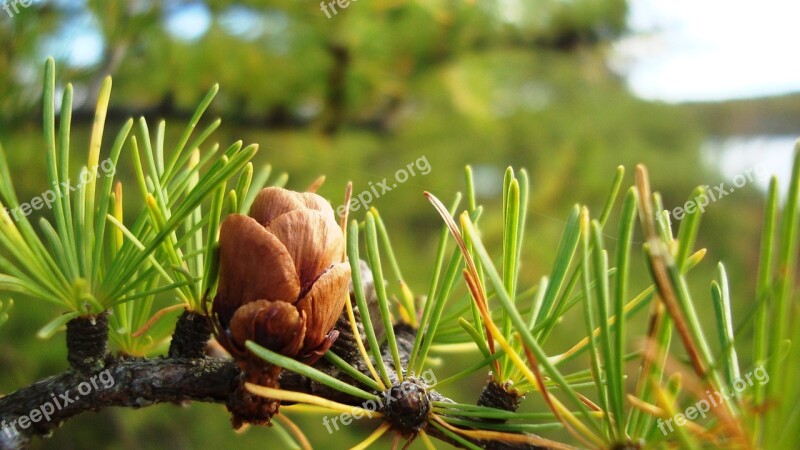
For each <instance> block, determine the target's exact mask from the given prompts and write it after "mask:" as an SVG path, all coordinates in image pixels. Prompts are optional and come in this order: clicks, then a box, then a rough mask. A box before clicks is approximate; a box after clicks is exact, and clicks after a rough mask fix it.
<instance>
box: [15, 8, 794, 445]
mask: <svg viewBox="0 0 800 450" xmlns="http://www.w3.org/2000/svg"><path fill="white" fill-rule="evenodd" d="M26 5H27V6H26ZM342 5H346V6H342ZM0 6H2V9H0V141H2V144H3V146H4V148H5V151H6V153H7V154H8V157H9V159H10V161H9V163H10V165H11V167H12V168H15V169H16V170H15V171H14V174H13V175H14V177H15V179H14V181H15V183H16V186H17V189H18V195H19V197H20V198H21V199H25V198H31V197H33V196H36V195H38V194H39V193H41V192H42V191H44V190H46V189H47V186H46V185H45V184H46V183H45V181H44V180H45V177H44V173H45V172H44V170H45V166H44V157H43V155H44V141H43V138H42V133H41V92H42V91H41V82H42V76H43V67H44V60H45V58H46V57H47V56H50V55H52V56H54V57H55V58H56V68H57V74H56V76H57V80H58V82H57V83H58V85H59V86H61V87H63V85H64V83H66V82H67V81H69V82H72V83H73V84H74V87H75V108H76V110H75V112H74V114H73V130H72V132H73V138H72V139H73V140H72V149H73V150H72V151H73V156H74V157H73V162H74V163H75V167H73V173H76V172H77V170H78V163H79V162H81V161H82V160H85V157H83V156H81V152H85V151H86V150H83V149H87V139H88V135H89V131H90V125H91V120H92V115H93V109H94V101H95V100H96V98H95V96H96V93H97V90H98V87H99V85H100V82H101V80H102V79H103V77H104V76H105V75H107V74H111V75H112V76H113V81H114V87H113V90H112V96H111V109H110V112H109V120H108V125H107V127H106V136H105V140H106V141H107V142H110V141H111V140H112V139H113V138H114V136H115V135H116V132H117V130H118V129H119V127H120V125H121V124H122V122H124V121H125V120H126V119H127V118H128V117H135V118H138V117H139V116H144V117H146V118H147V119H148V121H149V123H150V124H151V129H152V128H154V124H155V123H156V121H157V120H158V119H161V118H164V119H166V120H167V141H168V142H172V143H174V142H175V141H176V140H177V135H178V134H179V132H180V131H182V129H183V127H184V126H185V124H186V122H187V121H188V120H189V118H190V117H191V115H192V113H193V112H194V109H195V107H196V106H197V104H198V103H199V101H200V100H201V99H202V98H203V96H204V95H205V93H206V92H207V91H208V89H209V88H210V87H211V86H212V85H213V84H214V83H219V84H220V93H219V94H218V95H217V97H216V99H215V101H214V102H213V104H212V105H211V108H210V110H209V112H208V113H207V114H206V117H205V118H204V120H203V123H210V122H211V121H212V120H213V119H214V118H216V117H221V118H222V120H223V122H222V127H221V128H220V130H219V131H217V132H216V133H215V135H214V138H213V139H212V141H214V142H219V143H220V145H222V146H223V147H227V145H229V144H230V143H231V142H233V141H235V140H239V139H241V140H243V141H244V142H245V143H258V144H259V145H260V151H259V153H258V155H257V156H256V159H255V162H256V164H257V165H263V164H267V163H269V164H271V165H272V167H273V170H274V171H275V173H282V172H285V173H287V174H288V175H289V182H288V186H289V187H291V188H293V189H297V190H302V189H305V188H306V187H307V186H308V185H309V184H310V183H311V182H312V181H313V180H314V179H316V178H317V177H318V176H320V175H326V176H327V181H326V182H325V184H324V186H323V187H322V189H321V190H320V191H319V192H320V193H321V194H322V195H323V196H325V197H326V198H328V199H330V200H331V202H332V203H333V204H334V205H338V204H340V203H341V201H342V198H343V195H344V186H345V183H346V182H347V181H348V180H352V181H353V182H354V191H355V193H356V194H358V193H360V192H362V191H364V190H370V189H371V187H372V186H376V185H377V183H379V182H383V180H384V178H385V179H387V182H388V185H389V186H391V187H392V189H391V190H389V191H386V192H383V193H382V194H381V195H380V196H374V197H376V198H374V199H373V200H372V201H371V203H370V205H371V206H374V207H376V208H378V209H379V210H380V211H381V214H382V216H383V218H384V220H385V221H386V223H387V225H388V228H389V233H390V234H391V236H392V240H393V244H394V245H395V247H396V250H397V252H398V257H399V260H400V263H401V266H402V267H403V271H404V275H405V276H406V278H407V279H408V280H409V281H410V285H411V287H412V289H413V290H414V291H415V293H418V294H419V293H422V292H423V291H424V290H425V287H426V283H427V282H428V280H429V278H430V275H429V273H428V271H429V270H430V268H431V266H432V265H433V256H434V254H435V242H436V239H437V238H438V230H439V229H440V226H441V223H440V220H439V219H438V217H437V215H436V214H435V213H434V211H433V209H432V207H431V206H430V205H429V204H428V203H427V202H426V201H425V199H424V197H423V195H422V193H423V191H425V190H429V191H431V192H433V193H435V194H436V195H437V196H439V197H440V198H442V199H443V200H445V202H446V203H448V202H449V201H450V199H452V198H453V196H454V195H455V193H456V192H457V191H459V190H463V189H464V182H463V179H464V171H463V168H464V165H465V164H471V165H472V167H473V168H474V171H475V177H476V183H477V193H478V196H479V200H480V201H481V202H482V203H483V204H484V205H485V206H486V208H487V211H486V213H485V215H484V219H482V220H483V222H482V225H483V232H484V236H485V240H486V241H487V243H488V245H489V246H490V247H491V246H494V247H493V248H496V249H498V250H499V244H500V242H501V237H500V230H501V223H500V202H501V198H500V192H501V187H502V177H503V171H504V170H505V168H506V167H507V166H509V165H512V166H514V167H515V168H523V167H524V168H526V169H527V170H528V171H529V173H530V178H531V198H530V204H529V211H530V213H529V214H530V215H529V219H528V222H527V230H526V233H527V234H526V237H525V239H526V240H525V246H524V250H523V259H524V262H525V265H524V267H523V272H522V275H521V276H522V286H523V287H524V288H526V287H529V286H530V285H532V284H533V283H535V282H536V281H537V280H538V279H539V278H540V277H541V276H543V275H546V274H548V273H549V271H550V265H551V263H552V261H553V259H554V254H555V249H556V246H557V243H558V239H559V237H560V235H561V232H562V229H563V226H564V223H565V221H564V219H565V218H566V216H567V214H568V212H569V209H570V208H571V207H572V205H573V204H575V203H582V204H586V205H588V206H589V208H590V209H591V210H592V212H593V213H594V214H599V212H600V208H601V207H602V205H603V202H604V199H605V196H606V194H607V192H608V189H609V187H610V183H611V180H612V177H613V175H614V171H615V169H616V167H617V166H618V165H620V164H622V165H625V166H626V168H627V175H626V177H627V178H626V185H630V184H631V183H632V182H633V177H632V175H631V174H632V171H633V168H634V165H635V164H637V163H640V162H641V163H645V164H646V165H647V166H648V168H649V170H650V173H651V177H652V180H653V185H654V189H656V190H658V191H660V192H661V193H662V195H663V198H664V203H665V205H666V206H667V207H668V208H674V207H676V206H678V205H680V204H682V203H683V202H684V201H685V200H686V198H687V196H688V195H689V193H690V192H691V190H692V189H693V188H694V187H695V186H697V185H701V184H707V185H710V186H712V188H711V189H713V186H716V185H718V184H719V183H722V182H725V183H726V185H727V186H731V185H732V184H733V181H732V180H733V179H734V178H735V177H736V176H737V175H739V174H744V173H745V172H746V171H747V170H751V171H752V170H755V168H757V167H758V168H759V170H760V171H759V172H758V173H759V174H760V173H764V172H768V173H777V174H778V175H779V176H781V177H782V179H783V180H784V181H786V180H788V173H789V167H790V163H791V156H792V148H793V145H794V144H793V143H794V140H795V138H796V137H798V136H800V59H798V58H796V57H792V56H791V55H793V54H795V53H796V49H794V48H791V47H790V46H791V45H792V43H793V42H796V36H794V35H792V34H791V33H792V32H793V31H794V30H795V29H796V27H794V26H793V25H794V24H793V23H792V22H790V21H792V20H796V18H797V17H800V6H798V5H797V4H793V3H792V2H786V1H781V0H766V1H765V2H762V3H759V5H758V7H757V8H755V7H754V6H753V4H752V3H746V2H742V1H738V0H737V1H723V0H705V1H703V2H690V1H685V0H680V1H668V0H641V1H625V0H527V1H526V0H496V1H492V0H483V1H457V0H429V1H426V0H416V1H412V0H350V1H349V2H347V1H343V2H341V3H339V4H337V3H335V2H331V3H329V4H322V5H321V4H320V3H318V2H316V1H302V2H301V1H288V0H287V1H242V2H227V1H205V2H203V1H154V0H153V1H150V0H111V1H79V0H75V1H66V0H65V1H33V2H32V3H31V2H30V1H26V2H24V3H23V2H22V1H19V0H17V1H15V0H0ZM79 156H80V157H79ZM409 164H411V165H412V166H411V167H414V172H413V173H414V174H413V175H412V173H410V172H411V170H410V167H409ZM426 167H427V168H426ZM404 169H405V171H406V172H408V177H407V179H405V180H403V179H401V177H400V176H399V175H398V171H401V170H404ZM119 176H120V177H121V179H122V180H123V183H127V184H132V182H133V180H132V172H131V170H130V164H129V159H127V156H126V154H125V153H124V154H123V158H122V164H121V167H119ZM767 182H768V180H767V178H766V177H764V178H758V177H756V178H755V179H754V180H753V181H752V182H750V181H748V182H747V183H746V184H745V185H744V186H743V187H741V188H737V189H736V192H735V193H733V194H731V195H728V196H725V197H724V198H721V199H719V201H717V202H715V203H713V204H712V205H710V206H709V207H708V210H707V213H706V215H705V216H704V218H703V225H702V227H701V232H700V237H699V241H698V246H700V247H707V248H708V249H709V253H708V255H707V257H706V260H705V261H704V262H703V263H702V264H701V265H700V266H699V267H698V268H697V269H696V271H695V272H694V273H693V279H694V280H696V286H695V292H699V293H701V294H705V293H708V292H709V290H708V289H709V284H708V283H709V282H710V280H711V277H712V274H713V271H714V269H715V266H716V262H717V261H719V260H724V261H725V262H726V264H727V268H728V273H729V277H730V279H731V280H732V282H733V283H734V284H733V286H732V287H731V292H732V293H734V294H733V295H734V301H735V302H736V305H735V306H736V309H735V310H734V314H735V315H737V317H739V318H740V320H737V323H738V322H740V321H741V320H743V318H744V317H746V315H747V314H748V312H749V311H750V309H749V305H750V304H751V301H752V298H753V294H752V292H753V286H754V283H755V273H754V269H753V268H754V267H755V266H756V262H757V254H758V253H757V252H758V239H759V234H760V223H761V214H762V206H763V197H764V191H765V189H766V185H767ZM785 184H786V183H785V182H784V185H785ZM395 185H396V186H395ZM130 192H131V193H132V194H133V191H130ZM377 192H381V189H380V188H378V190H377ZM126 201H127V204H126V208H129V209H130V212H129V213H126V215H127V216H128V217H131V214H135V213H136V212H138V211H139V209H140V208H141V203H140V202H139V201H138V199H136V198H135V196H134V195H130V196H128V197H127V198H126ZM363 211H364V210H363V208H362V209H360V210H359V211H357V212H356V213H355V216H356V217H357V218H363ZM41 214H45V215H46V214H48V213H47V212H44V213H41ZM34 219H35V217H34ZM610 226H611V228H610V230H612V231H610V232H609V234H610V235H611V236H613V235H615V231H613V230H614V228H613V226H614V224H613V223H611V224H610ZM497 254H499V251H498V253H497ZM642 273H643V272H642ZM645 283H646V280H645V279H642V280H641V282H640V287H643V286H644V285H645ZM164 301H165V302H167V303H168V302H170V301H171V300H170V299H165V300H164ZM698 301H699V302H700V303H701V305H700V306H699V309H700V310H701V311H702V310H710V308H711V306H710V296H707V297H702V298H700V299H699V300H698ZM59 313H60V311H53V310H52V308H51V307H49V306H48V305H44V304H39V303H34V302H26V301H25V299H21V298H20V299H16V306H15V307H14V309H13V310H12V311H11V320H10V321H9V322H8V323H7V324H6V325H5V326H4V327H3V328H2V329H0V393H4V392H5V393H7V392H10V391H13V390H16V389H18V388H20V387H22V386H25V385H27V384H29V383H31V382H32V381H34V380H36V379H38V378H41V377H44V376H47V375H51V374H54V373H57V372H59V371H61V370H64V369H66V366H67V364H66V361H65V359H64V354H65V351H64V346H63V345H62V337H63V335H57V336H56V338H54V339H53V340H52V341H49V342H48V341H41V340H38V339H37V338H36V337H35V331H36V330H38V329H39V328H40V327H41V326H42V325H44V324H45V323H46V322H47V321H48V320H49V319H52V318H53V317H54V316H55V315H57V314H59ZM564 328H566V329H564ZM573 328H574V327H573ZM580 333H581V332H578V331H575V330H574V329H570V327H569V326H566V327H559V329H557V331H556V333H555V334H554V336H553V338H552V339H551V341H549V343H548V348H547V350H549V351H551V352H557V351H563V350H564V349H565V348H567V347H569V346H571V345H572V344H573V343H574V342H576V341H577V340H579V339H580V337H581V334H580ZM633 345H634V343H631V348H633ZM743 346H744V348H745V349H746V348H748V345H747V343H743ZM440 356H442V357H443V358H444V360H445V361H447V355H440ZM441 370H442V374H446V373H447V370H445V369H444V368H442V369H441ZM437 374H438V373H437ZM483 382H485V379H484V378H482V377H478V379H476V380H474V382H473V384H472V387H470V386H467V387H462V391H460V392H448V393H447V394H449V395H452V396H453V397H455V398H457V399H459V400H461V401H464V402H465V403H472V402H474V401H475V399H476V398H477V391H476V389H477V388H479V387H480V386H481V385H482V384H483ZM534 402H536V403H538V399H536V398H535V396H533V395H532V396H531V400H530V401H529V402H528V403H534ZM291 417H292V418H293V419H297V420H298V423H300V424H301V425H302V426H303V427H304V430H305V431H306V432H307V434H308V435H309V437H310V438H311V440H312V442H315V443H317V444H319V445H320V448H345V447H346V446H349V445H351V444H353V443H356V442H358V441H359V440H360V438H363V437H364V436H365V435H366V434H368V433H369V432H371V431H372V430H373V429H374V426H375V425H374V424H369V423H367V421H361V422H360V423H357V424H355V425H352V426H351V427H349V428H348V429H347V431H345V432H339V433H336V434H335V435H333V436H331V435H328V433H327V431H326V429H325V428H324V427H323V426H322V424H321V421H320V417H319V416H303V417H300V416H297V415H293V416H291ZM270 431H271V430H266V429H250V430H247V431H246V432H244V433H241V434H236V435H235V434H234V433H233V432H232V431H231V429H230V425H229V422H228V416H227V414H226V412H225V410H224V407H223V406H219V405H201V404H195V405H192V406H191V407H189V408H180V407H176V406H173V405H166V406H157V407H152V408H148V409H147V410H142V411H127V410H108V411H103V412H101V413H99V414H90V415H84V416H81V417H79V418H78V419H76V420H73V421H71V422H69V423H68V424H67V425H66V426H65V427H63V428H62V429H60V430H59V431H57V432H56V433H55V435H54V436H53V437H52V438H51V439H49V440H47V441H44V442H38V443H37V447H38V448H58V449H71V448H75V449H82V448H111V449H123V448H124V449H139V448H142V449H144V448H147V449H150V448H164V449H167V448H169V449H173V448H187V449H194V448H219V447H223V448H250V447H254V446H256V445H261V446H264V445H265V444H267V448H271V447H270V446H269V443H270V442H272V441H273V439H274V434H270ZM441 445H442V446H443V447H444V445H443V444H441ZM378 447H379V448H381V446H378Z"/></svg>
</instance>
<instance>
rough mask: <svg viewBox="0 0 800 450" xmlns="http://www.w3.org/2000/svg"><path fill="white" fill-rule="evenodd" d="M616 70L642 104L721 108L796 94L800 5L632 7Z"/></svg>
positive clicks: (724, 2)
mask: <svg viewBox="0 0 800 450" xmlns="http://www.w3.org/2000/svg"><path fill="white" fill-rule="evenodd" d="M630 8H631V10H630V16H629V19H630V20H629V25H630V26H631V28H632V30H633V32H634V33H633V35H632V36H630V37H628V38H626V39H624V40H623V41H621V42H620V43H619V44H618V45H616V47H615V50H616V59H615V61H614V64H615V66H617V67H618V69H619V70H620V71H622V72H623V73H624V74H625V75H626V76H627V80H628V84H629V86H630V87H631V89H632V90H633V91H634V92H635V93H636V94H637V95H638V96H640V97H643V98H647V99H653V100H663V101H668V102H681V101H695V100H724V99H731V98H747V97H757V96H764V95H775V94H782V93H787V92H793V91H800V57H798V54H800V52H798V50H797V43H798V42H799V41H800V36H799V35H798V33H797V29H798V23H799V22H800V1H797V0H761V1H759V2H752V1H742V0H693V1H690V0H630Z"/></svg>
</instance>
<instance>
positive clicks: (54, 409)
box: [0, 319, 538, 450]
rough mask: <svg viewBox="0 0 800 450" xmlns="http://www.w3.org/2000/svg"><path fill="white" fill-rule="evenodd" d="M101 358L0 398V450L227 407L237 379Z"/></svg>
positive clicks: (404, 330) (217, 370)
mask: <svg viewBox="0 0 800 450" xmlns="http://www.w3.org/2000/svg"><path fill="white" fill-rule="evenodd" d="M341 320H343V319H340V323H339V325H342V322H341ZM340 329H342V328H341V327H340ZM344 330H346V328H344ZM395 333H396V336H397V340H398V347H399V350H400V353H401V359H403V360H407V358H408V354H409V352H410V350H411V347H412V344H413V340H414V335H415V333H416V330H414V329H412V328H411V327H409V326H407V325H398V326H396V327H395ZM352 344H353V341H352V336H347V335H346V333H343V334H342V336H341V337H340V340H339V341H337V342H336V345H335V346H334V349H333V351H335V352H336V353H337V354H338V355H339V356H341V357H342V358H344V359H345V360H346V361H348V362H349V363H350V364H352V365H353V366H354V367H356V368H357V369H359V370H362V371H364V372H366V367H364V363H363V361H362V359H361V355H360V353H358V351H357V350H356V349H355V347H354V346H353V345H352ZM384 350H385V349H384ZM384 359H385V360H386V363H387V368H389V367H391V365H392V359H391V357H390V356H389V354H388V352H386V351H384ZM106 361H107V362H106V366H105V367H104V369H103V370H102V371H100V372H96V373H88V372H80V371H78V370H74V369H73V370H69V371H67V372H64V373H61V374H59V375H55V376H52V377H49V378H46V379H44V380H41V381H38V382H36V383H34V384H32V385H30V386H28V387H25V388H23V389H20V390H18V391H16V392H14V393H12V394H9V395H7V396H5V397H2V398H0V449H1V450H17V449H24V448H27V447H28V445H29V444H30V443H31V440H32V438H33V437H34V436H47V435H49V434H50V433H52V432H53V431H54V430H55V429H56V428H58V427H59V426H60V425H61V424H62V423H63V422H65V421H66V420H68V419H70V418H72V417H74V416H77V415H79V414H81V413H84V412H88V411H99V410H101V409H104V408H109V407H127V408H142V407H146V406H151V405H154V404H157V403H174V404H182V403H185V402H191V401H195V402H208V403H219V404H225V405H230V404H231V402H232V401H233V400H234V398H233V396H234V393H235V392H236V390H237V386H239V384H240V378H241V372H240V371H239V368H238V366H237V365H236V363H235V362H234V361H233V360H231V359H220V358H157V359H144V358H130V357H129V358H125V357H113V358H107V360H106ZM315 368H317V369H318V370H320V371H322V372H324V373H326V374H328V375H330V376H333V377H336V378H339V379H341V380H344V381H345V382H347V383H349V384H353V385H356V384H357V382H356V381H355V380H353V379H352V378H350V377H349V376H347V375H345V374H344V373H341V371H340V370H339V369H338V368H337V367H335V366H334V365H333V364H331V363H329V362H327V360H325V359H323V360H321V361H319V362H318V363H317V364H316V365H315ZM389 370H390V377H392V378H394V379H396V377H395V374H394V373H393V372H391V369H389ZM280 385H281V388H283V389H286V390H293V391H299V392H305V393H311V394H314V395H318V396H320V397H324V398H327V399H330V400H334V401H338V402H341V403H345V404H350V405H361V404H362V403H363V399H360V398H356V397H353V396H350V395H348V394H344V393H342V392H340V391H337V390H335V389H332V388H330V387H328V386H325V385H323V384H321V383H318V382H316V381H314V380H311V379H308V378H306V377H304V376H301V375H299V374H297V373H294V372H289V371H285V372H283V374H282V376H281V378H280ZM430 394H431V396H432V398H433V399H435V400H437V401H445V402H447V401H450V400H449V399H447V398H446V397H444V396H442V395H440V394H438V393H436V392H434V391H431V393H430ZM48 405H49V406H48ZM34 411H37V412H34ZM45 412H47V416H48V417H47V418H46V417H45V414H44V413H45ZM34 419H35V420H36V422H34V421H33V420H34ZM23 425H24V426H23ZM426 431H427V432H428V433H429V434H430V435H432V436H433V437H436V438H438V439H441V440H443V441H446V442H450V443H453V442H452V441H451V440H450V439H449V438H448V437H447V436H445V435H443V434H442V433H440V432H438V430H436V429H433V428H430V427H429V429H427V430H426ZM473 442H475V443H476V444H478V445H480V446H481V447H483V448H489V449H492V448H503V449H507V448H509V449H532V448H538V447H533V446H530V445H528V444H506V443H502V442H486V441H481V442H478V441H474V440H473Z"/></svg>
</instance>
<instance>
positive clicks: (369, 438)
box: [350, 422, 389, 450]
mask: <svg viewBox="0 0 800 450" xmlns="http://www.w3.org/2000/svg"><path fill="white" fill-rule="evenodd" d="M388 430H389V424H388V423H386V422H384V423H382V424H381V426H379V427H378V429H377V430H375V431H373V432H372V434H370V435H369V436H367V438H366V439H364V440H363V441H361V442H360V443H359V444H358V445H356V446H354V447H352V448H351V449H350V450H364V449H365V448H367V447H369V446H370V445H372V444H374V443H375V441H377V440H378V439H379V438H380V437H381V436H383V435H384V433H386V431H388Z"/></svg>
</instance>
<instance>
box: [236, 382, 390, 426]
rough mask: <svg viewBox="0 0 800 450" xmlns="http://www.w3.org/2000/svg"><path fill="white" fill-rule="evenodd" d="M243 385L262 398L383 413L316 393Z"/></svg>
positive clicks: (359, 412) (370, 414)
mask: <svg viewBox="0 0 800 450" xmlns="http://www.w3.org/2000/svg"><path fill="white" fill-rule="evenodd" d="M245 387H246V388H247V390H248V391H250V392H252V393H253V394H256V395H260V396H261V397H264V398H271V399H275V400H280V401H286V402H295V403H307V404H310V405H316V406H321V407H323V408H328V409H332V410H334V411H338V412H343V413H348V414H352V415H354V416H356V415H366V416H368V417H376V418H381V417H383V414H382V413H379V412H377V411H370V410H367V409H365V408H361V407H359V406H350V405H345V404H344V403H338V402H334V401H331V400H328V399H324V398H322V397H318V396H316V395H310V394H306V393H303V392H295V391H284V390H283V389H275V388H269V387H265V386H259V385H257V384H253V383H245Z"/></svg>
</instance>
